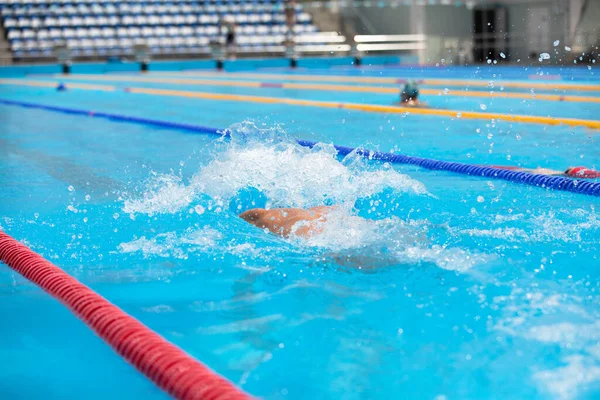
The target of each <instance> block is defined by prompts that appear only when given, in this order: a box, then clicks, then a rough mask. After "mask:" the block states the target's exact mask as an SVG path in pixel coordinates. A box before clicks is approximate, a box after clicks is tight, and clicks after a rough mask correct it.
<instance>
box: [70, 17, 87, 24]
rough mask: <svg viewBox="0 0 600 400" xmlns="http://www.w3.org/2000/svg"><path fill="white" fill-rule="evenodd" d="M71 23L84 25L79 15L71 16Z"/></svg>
mask: <svg viewBox="0 0 600 400" xmlns="http://www.w3.org/2000/svg"><path fill="white" fill-rule="evenodd" d="M71 25H72V26H83V25H84V22H83V18H81V17H73V18H71Z"/></svg>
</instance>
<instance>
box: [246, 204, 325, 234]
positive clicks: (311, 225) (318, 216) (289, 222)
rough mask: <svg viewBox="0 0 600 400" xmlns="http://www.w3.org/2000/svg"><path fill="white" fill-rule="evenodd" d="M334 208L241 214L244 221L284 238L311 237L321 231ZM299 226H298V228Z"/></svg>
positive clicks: (274, 209) (284, 209)
mask: <svg viewBox="0 0 600 400" xmlns="http://www.w3.org/2000/svg"><path fill="white" fill-rule="evenodd" d="M334 209H335V207H334V206H317V207H312V208H309V209H307V210H305V209H302V208H272V209H270V210H266V209H264V208H253V209H252V210H248V211H245V212H243V213H241V214H240V218H242V219H243V220H244V221H246V222H248V223H250V224H252V225H254V226H256V227H258V228H260V229H268V230H269V231H270V232H272V233H274V234H276V235H280V236H283V237H289V236H290V234H291V233H294V234H295V235H297V236H302V237H305V238H306V237H309V236H311V235H313V234H315V233H319V232H320V231H321V227H320V226H319V225H320V224H321V223H323V222H325V221H326V220H327V218H326V216H327V214H328V213H329V212H331V211H332V210H334ZM296 224H298V226H296Z"/></svg>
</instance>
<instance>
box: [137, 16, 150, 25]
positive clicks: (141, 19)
mask: <svg viewBox="0 0 600 400" xmlns="http://www.w3.org/2000/svg"><path fill="white" fill-rule="evenodd" d="M135 24H136V25H140V26H141V25H147V24H148V17H146V16H145V15H137V16H136V17H135Z"/></svg>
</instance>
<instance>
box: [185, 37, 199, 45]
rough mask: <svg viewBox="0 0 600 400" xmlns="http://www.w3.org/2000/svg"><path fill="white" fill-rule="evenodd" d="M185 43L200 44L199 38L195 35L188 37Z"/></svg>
mask: <svg viewBox="0 0 600 400" xmlns="http://www.w3.org/2000/svg"><path fill="white" fill-rule="evenodd" d="M184 43H185V45H186V46H188V47H196V46H198V38H196V37H193V36H190V37H186V38H185V41H184Z"/></svg>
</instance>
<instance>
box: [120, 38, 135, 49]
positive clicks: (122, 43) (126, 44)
mask: <svg viewBox="0 0 600 400" xmlns="http://www.w3.org/2000/svg"><path fill="white" fill-rule="evenodd" d="M119 46H121V47H123V48H124V49H128V48H131V47H133V40H131V39H119Z"/></svg>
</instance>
